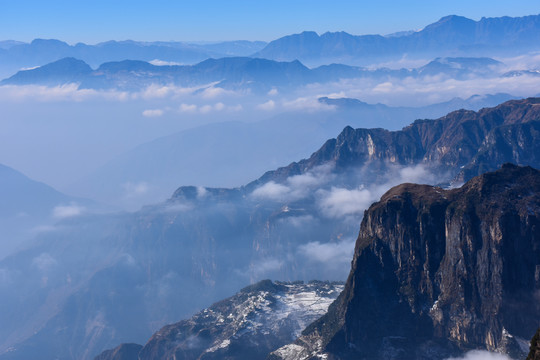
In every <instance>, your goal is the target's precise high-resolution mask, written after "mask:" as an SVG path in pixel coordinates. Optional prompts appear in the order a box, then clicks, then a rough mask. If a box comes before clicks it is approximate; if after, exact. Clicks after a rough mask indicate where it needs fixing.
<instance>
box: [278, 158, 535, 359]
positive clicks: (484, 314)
mask: <svg viewBox="0 0 540 360" xmlns="http://www.w3.org/2000/svg"><path fill="white" fill-rule="evenodd" d="M539 292H540V171H538V170H535V169H533V168H531V167H518V166H515V165H511V164H506V165H504V166H503V167H502V169H500V170H498V171H496V172H492V173H486V174H484V175H481V176H479V177H475V178H473V179H472V180H470V181H469V182H467V183H466V184H465V185H464V186H463V187H461V188H457V189H453V190H443V189H441V188H438V187H433V186H427V185H413V184H403V185H399V186H397V187H394V188H392V189H391V190H389V191H388V192H387V193H386V194H385V195H384V196H383V197H382V198H381V200H380V201H379V202H377V203H375V204H373V205H372V206H371V207H370V208H369V210H367V211H366V213H365V215H364V218H363V220H362V224H361V228H360V233H359V236H358V239H357V242H356V247H355V254H354V259H353V263H352V269H351V273H350V275H349V278H348V280H347V283H346V286H345V290H344V291H343V293H342V294H341V295H340V297H339V298H338V299H337V301H336V302H334V303H333V304H332V305H331V306H330V308H329V310H328V313H327V314H326V315H325V316H323V317H322V318H321V319H320V320H318V321H317V322H315V323H314V324H312V325H311V326H309V327H308V328H307V329H306V331H304V333H303V335H302V336H301V337H300V338H299V339H298V340H297V341H296V342H295V343H294V344H292V345H288V346H286V347H283V348H281V349H279V350H278V351H276V352H274V353H273V355H272V358H280V359H309V358H316V357H317V356H318V355H323V354H326V356H328V358H329V359H444V358H446V357H448V356H451V355H456V354H460V353H462V352H465V351H467V350H470V349H486V350H490V351H498V352H504V353H508V354H510V355H511V356H520V357H524V356H523V355H524V353H525V351H526V350H527V346H526V342H525V341H524V340H521V339H526V338H528V337H529V336H530V334H531V333H533V332H534V331H535V330H536V329H537V328H538V324H539V323H540V303H539V302H538V293H539Z"/></svg>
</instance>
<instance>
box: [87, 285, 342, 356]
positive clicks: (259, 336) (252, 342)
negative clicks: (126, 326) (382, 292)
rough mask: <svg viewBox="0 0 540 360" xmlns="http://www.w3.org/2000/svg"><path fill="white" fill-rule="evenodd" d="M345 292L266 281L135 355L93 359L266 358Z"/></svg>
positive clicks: (167, 330)
mask: <svg viewBox="0 0 540 360" xmlns="http://www.w3.org/2000/svg"><path fill="white" fill-rule="evenodd" d="M342 290H343V283H336V282H333V283H331V282H321V281H312V282H309V283H303V282H293V283H284V282H272V281H270V280H263V281H260V282H258V283H256V284H254V285H251V286H248V287H246V288H244V289H242V290H241V291H240V292H239V293H237V294H236V295H234V296H232V297H230V298H227V299H225V300H222V301H220V302H218V303H216V304H214V305H212V306H211V307H209V308H207V309H204V310H202V311H201V312H199V313H197V314H195V315H194V316H193V317H191V318H190V319H187V320H182V321H180V322H178V323H176V324H172V325H167V326H165V327H163V328H162V329H161V330H159V331H158V332H156V333H155V334H154V335H153V336H152V337H151V339H150V340H149V341H148V343H147V344H146V345H145V346H144V348H143V347H142V346H140V348H139V350H138V351H137V353H135V355H134V357H133V354H131V356H132V357H118V356H117V357H114V356H113V354H116V353H117V352H118V349H120V348H121V347H122V346H120V347H118V348H116V349H114V350H108V351H105V352H104V353H102V354H101V355H99V356H98V357H97V358H96V359H95V360H151V359H161V360H167V359H174V360H180V359H182V360H191V359H193V360H195V359H205V360H211V359H215V360H218V359H229V360H234V359H238V360H241V359H251V360H256V359H264V358H265V357H266V355H267V354H268V353H269V352H270V351H272V350H275V349H277V348H279V347H280V346H283V345H284V344H287V343H288V342H290V341H292V340H294V339H295V338H296V337H298V336H299V335H300V332H301V331H302V330H303V329H304V328H305V327H306V326H307V325H308V324H310V323H311V322H313V321H314V320H316V319H317V318H319V317H320V316H322V315H323V314H324V313H326V311H327V309H328V305H330V303H331V302H332V301H334V300H335V299H336V298H337V296H338V295H339V293H340V292H341V291H342ZM115 356H116V355H115Z"/></svg>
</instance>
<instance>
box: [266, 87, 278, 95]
mask: <svg viewBox="0 0 540 360" xmlns="http://www.w3.org/2000/svg"><path fill="white" fill-rule="evenodd" d="M277 94H279V91H278V89H276V88H272V89H271V90H270V91H269V92H268V95H269V96H276V95H277Z"/></svg>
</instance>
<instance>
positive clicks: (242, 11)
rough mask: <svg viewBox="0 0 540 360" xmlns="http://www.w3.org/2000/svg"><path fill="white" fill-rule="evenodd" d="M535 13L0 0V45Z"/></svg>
mask: <svg viewBox="0 0 540 360" xmlns="http://www.w3.org/2000/svg"><path fill="white" fill-rule="evenodd" d="M539 13H540V1H539V0H513V1H510V0H491V1H488V0H451V1H448V0H447V1H439V0H407V1H404V0H376V1H364V0H360V1H359V0H357V1H348V0H341V1H340V0H333V1H331V0H327V1H319V0H289V1H284V0H250V1H247V0H228V1H227V0H198V1H191V0H189V1H188V0H146V1H139V0H129V1H127V0H0V40H7V39H13V40H20V41H31V40H32V39H34V38H55V39H60V40H64V41H67V42H69V43H72V44H73V43H76V42H85V43H89V44H94V43H97V42H101V41H106V40H126V39H132V40H141V41H155V40H161V41H169V40H174V41H218V40H238V39H246V40H265V41H270V40H273V39H276V38H278V37H281V36H284V35H288V34H292V33H299V32H301V31H304V30H314V31H317V32H318V33H324V32H326V31H346V32H348V33H351V34H355V35H362V34H388V33H392V32H396V31H401V30H412V29H420V28H422V27H424V26H426V25H428V24H430V23H432V22H435V21H437V20H438V19H439V18H441V17H443V16H445V15H450V14H456V15H462V16H466V17H468V18H471V19H474V20H479V19H480V18H481V17H484V16H485V17H498V16H525V15H536V14H539Z"/></svg>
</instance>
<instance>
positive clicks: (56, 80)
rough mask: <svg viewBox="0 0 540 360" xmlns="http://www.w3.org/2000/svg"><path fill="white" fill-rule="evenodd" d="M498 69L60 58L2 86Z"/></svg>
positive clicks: (268, 81) (453, 63)
mask: <svg viewBox="0 0 540 360" xmlns="http://www.w3.org/2000/svg"><path fill="white" fill-rule="evenodd" d="M502 65H503V64H502V63H500V62H498V61H496V60H493V59H490V58H483V57H480V58H465V57H458V58H451V57H450V58H436V59H434V60H433V61H431V62H429V63H427V64H426V65H424V66H421V67H419V68H415V69H398V70H392V69H388V68H380V69H367V68H363V67H357V66H348V65H341V64H332V65H324V66H320V67H317V68H313V69H310V68H307V67H306V66H304V65H303V64H302V63H301V62H299V61H298V60H293V61H290V62H283V61H273V60H267V59H264V58H249V57H225V58H219V59H208V60H205V61H202V62H200V63H197V64H195V65H153V64H151V63H148V62H144V61H139V60H124V61H119V62H107V63H103V64H101V65H100V66H99V67H98V68H97V69H96V70H92V69H91V68H90V66H88V65H87V64H85V63H84V62H83V61H81V60H78V59H75V58H64V59H61V60H58V61H55V62H52V63H49V64H46V65H43V66H41V67H38V68H35V69H28V70H21V71H19V72H17V73H16V74H15V75H13V76H11V77H9V78H7V79H4V80H2V81H1V82H0V84H3V85H48V86H60V85H65V84H67V83H77V84H78V85H79V87H80V88H92V89H108V88H119V89H126V90H137V89H141V88H143V87H145V86H149V85H155V84H158V85H171V84H174V85H177V86H201V85H208V84H210V83H215V84H217V85H216V86H219V87H222V88H226V89H243V90H247V89H249V90H253V91H256V92H261V91H262V92H263V93H264V94H266V93H267V92H268V91H269V90H271V89H274V88H276V89H280V90H291V89H294V88H295V87H298V86H303V85H307V84H313V83H327V82H337V81H339V80H342V79H358V78H369V79H377V80H381V81H389V79H392V78H398V79H404V78H408V77H416V78H423V77H428V76H436V75H440V76H445V77H448V78H454V79H458V80H461V79H467V78H471V77H487V78H494V77H498V76H500V75H501V74H500V73H499V69H501V68H502Z"/></svg>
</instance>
